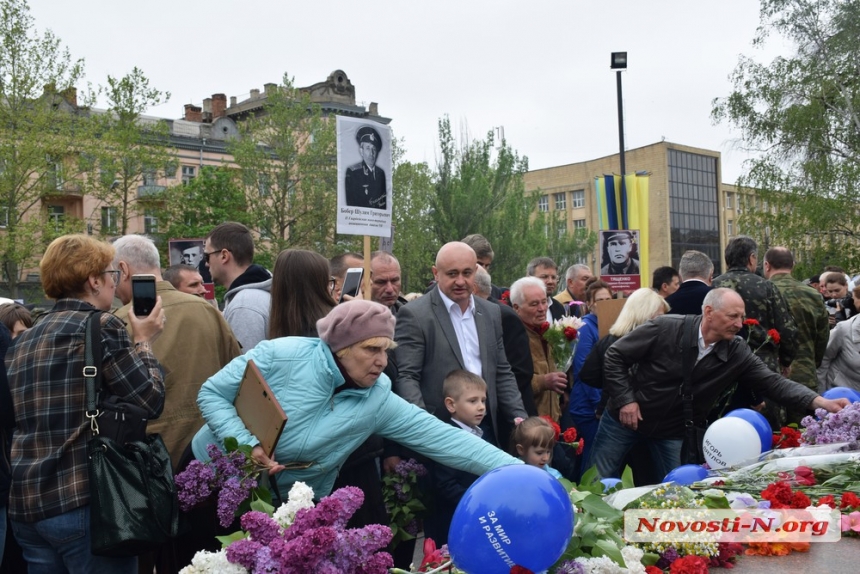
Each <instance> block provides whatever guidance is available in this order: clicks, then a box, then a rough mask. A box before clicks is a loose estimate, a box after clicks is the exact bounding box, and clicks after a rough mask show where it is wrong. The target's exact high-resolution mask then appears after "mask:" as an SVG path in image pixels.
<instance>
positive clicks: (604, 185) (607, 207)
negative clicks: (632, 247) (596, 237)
mask: <svg viewBox="0 0 860 574" xmlns="http://www.w3.org/2000/svg"><path fill="white" fill-rule="evenodd" d="M648 185H649V176H648V175H647V174H642V175H640V174H629V175H627V176H625V177H624V186H623V187H622V185H621V176H620V175H604V176H602V177H596V178H594V191H595V194H596V196H597V197H596V200H597V219H598V223H599V227H600V229H602V230H603V229H606V230H609V229H638V230H639V245H638V249H639V269H640V273H641V275H642V277H644V278H645V279H644V280H643V284H648V283H649V281H650V277H651V271H650V269H649V265H648V251H649V250H648V240H649V236H648Z"/></svg>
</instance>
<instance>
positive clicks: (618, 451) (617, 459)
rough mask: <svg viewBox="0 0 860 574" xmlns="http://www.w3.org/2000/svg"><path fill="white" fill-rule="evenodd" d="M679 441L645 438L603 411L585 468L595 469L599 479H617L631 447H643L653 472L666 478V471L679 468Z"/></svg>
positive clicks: (680, 443) (667, 472) (681, 442)
mask: <svg viewBox="0 0 860 574" xmlns="http://www.w3.org/2000/svg"><path fill="white" fill-rule="evenodd" d="M683 442H684V441H683V439H656V438H646V437H643V436H642V435H640V434H639V433H638V432H637V431H634V430H630V429H629V428H627V427H625V426H623V425H622V424H621V423H620V422H618V419H616V418H615V417H614V416H612V415H611V414H609V412H608V411H604V413H603V416H602V417H600V426H598V427H597V436H595V437H594V449H593V450H592V451H591V456H590V457H589V460H588V461H586V464H587V465H588V466H587V467H586V468H588V467H590V466H591V465H593V464H596V465H597V474H599V475H600V477H601V478H620V477H621V471H622V470H623V469H622V468H621V464H622V463H623V462H624V457H625V456H627V453H628V452H630V449H632V448H633V447H634V446H636V445H637V443H638V444H640V445H645V446H647V447H648V450H649V451H650V452H651V460H652V463H653V465H654V470H655V471H656V474H658V475H659V476H666V475H667V474H669V472H670V471H672V470H674V469H676V468H678V467H679V466H681V446H682V444H683Z"/></svg>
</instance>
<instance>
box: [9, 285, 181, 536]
mask: <svg viewBox="0 0 860 574" xmlns="http://www.w3.org/2000/svg"><path fill="white" fill-rule="evenodd" d="M95 310H96V309H95V307H93V306H92V305H90V304H88V303H85V302H83V301H80V300H78V299H60V300H58V301H57V302H56V304H55V305H54V308H53V309H52V310H51V311H50V312H49V313H47V314H46V315H45V316H44V317H43V318H42V319H41V320H40V321H39V322H38V323H37V324H36V326H35V327H33V328H32V329H29V330H27V331H24V333H22V334H21V336H20V337H19V338H18V339H17V340H16V341H15V345H14V346H13V347H12V348H11V349H10V350H9V355H11V356H9V357H7V365H8V370H7V372H8V376H9V387H10V390H11V393H12V403H13V405H14V408H15V415H16V422H17V425H18V426H17V428H16V429H15V434H14V436H13V439H12V490H11V493H10V496H9V515H10V516H11V517H12V518H13V519H14V520H18V521H21V522H36V521H39V520H43V519H45V518H50V517H52V516H58V515H60V514H63V513H65V512H68V511H70V510H74V509H76V508H79V507H81V506H84V505H86V504H89V501H90V495H89V476H88V471H87V442H88V441H89V440H90V439H91V438H92V433H91V432H90V425H89V421H88V420H87V417H86V384H85V382H84V376H83V368H84V343H85V338H86V335H85V332H86V331H85V329H86V322H87V319H88V318H89V316H90V314H91V313H92V312H93V311H95ZM101 339H102V349H103V359H102V384H103V385H104V386H106V387H107V388H108V389H109V391H110V393H112V394H114V395H118V396H120V397H124V398H125V399H126V400H128V401H129V402H131V403H134V404H137V405H140V406H141V407H143V408H144V409H146V410H147V411H149V413H150V415H151V416H157V415H158V414H160V413H161V409H162V407H163V405H164V381H163V377H162V373H161V367H160V365H159V364H158V361H157V360H156V358H155V356H154V355H153V354H152V353H151V352H150V351H146V350H140V351H135V350H134V349H133V348H132V346H131V341H130V339H129V336H128V333H127V332H126V329H125V325H124V323H123V322H122V321H121V320H120V319H118V318H117V317H115V316H113V315H111V314H109V313H104V314H102V318H101Z"/></svg>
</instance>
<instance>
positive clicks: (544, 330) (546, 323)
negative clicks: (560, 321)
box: [540, 321, 549, 335]
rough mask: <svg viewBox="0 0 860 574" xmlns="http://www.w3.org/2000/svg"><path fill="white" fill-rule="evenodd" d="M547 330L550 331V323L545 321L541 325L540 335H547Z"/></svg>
mask: <svg viewBox="0 0 860 574" xmlns="http://www.w3.org/2000/svg"><path fill="white" fill-rule="evenodd" d="M547 329H549V321H544V322H543V323H541V324H540V333H541V335H543V334H544V333H546V331H547Z"/></svg>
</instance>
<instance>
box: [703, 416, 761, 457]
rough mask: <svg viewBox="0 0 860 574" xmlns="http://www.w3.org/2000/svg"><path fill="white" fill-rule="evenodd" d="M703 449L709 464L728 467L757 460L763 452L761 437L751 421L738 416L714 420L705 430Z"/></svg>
mask: <svg viewBox="0 0 860 574" xmlns="http://www.w3.org/2000/svg"><path fill="white" fill-rule="evenodd" d="M702 450H703V451H704V453H705V460H706V461H707V463H708V466H710V467H711V468H727V467H730V466H735V465H738V464H740V463H743V462H747V461H751V460H757V459H758V456H759V455H760V454H761V439H760V438H759V436H758V431H756V430H755V427H754V426H753V425H752V424H750V423H749V422H747V421H745V420H744V419H742V418H738V417H725V418H721V419H718V420H716V421H714V423H713V424H712V425H711V426H709V427H708V430H706V431H705V439H704V442H703V443H702Z"/></svg>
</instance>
